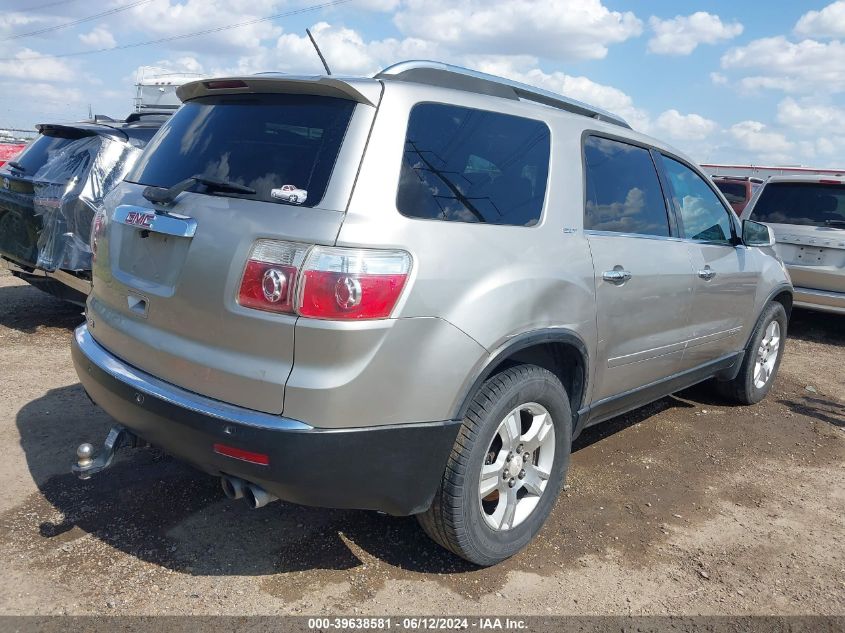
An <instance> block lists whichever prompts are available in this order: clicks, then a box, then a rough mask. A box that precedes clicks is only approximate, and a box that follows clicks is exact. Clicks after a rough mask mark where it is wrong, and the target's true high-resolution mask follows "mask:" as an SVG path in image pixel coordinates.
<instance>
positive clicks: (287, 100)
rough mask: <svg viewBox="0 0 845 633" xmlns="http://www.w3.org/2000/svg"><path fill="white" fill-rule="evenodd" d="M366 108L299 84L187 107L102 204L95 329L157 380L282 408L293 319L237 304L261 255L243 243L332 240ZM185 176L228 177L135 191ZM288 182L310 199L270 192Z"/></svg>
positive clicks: (368, 114)
mask: <svg viewBox="0 0 845 633" xmlns="http://www.w3.org/2000/svg"><path fill="white" fill-rule="evenodd" d="M374 111H375V110H374V108H370V107H365V106H357V105H356V103H355V102H354V101H351V100H346V99H342V98H336V97H325V96H313V95H304V94H295V95H290V94H237V95H232V94H226V95H221V96H213V97H211V96H207V97H201V98H198V99H195V100H193V101H189V102H188V103H187V104H185V105H184V106H183V107H182V108H181V109H180V110H179V111H178V112H177V113H176V114H175V115H174V116H173V117H172V118H171V119H170V121H169V122H168V123H167V124H166V125H165V126H164V127H162V129H161V131H160V132H159V134H157V135H156V136H155V137H154V138H153V140H152V141H151V142H150V144H149V145H148V146H147V149H146V151H145V153H144V154H143V155H142V157H141V158H140V159H139V161H138V163H137V164H136V166H135V168H134V169H133V170H132V171H131V172H130V174H129V175H128V176H127V182H125V183H124V184H122V185H121V186H120V187H119V188H118V190H117V191H116V192H114V193H113V194H112V196H111V200H110V201H109V205H108V210H109V214H110V226H109V228H108V231H107V232H106V234H107V239H105V240H104V241H102V242H98V243H97V255H96V261H95V265H94V270H95V280H94V291H93V294H92V296H91V299H90V301H89V327H91V322H92V321H93V327H91V332H92V335H93V336H94V338H95V339H96V340H97V341H98V342H100V343H101V344H102V345H103V346H104V347H106V348H107V349H108V350H110V351H111V352H112V353H114V354H115V355H116V356H118V357H120V358H122V359H123V360H125V361H127V362H128V363H130V364H132V365H134V366H136V367H138V368H140V369H142V370H144V371H147V372H149V373H151V374H153V375H155V376H157V377H158V378H161V379H163V380H165V381H167V382H170V383H173V384H175V385H178V386H181V387H183V388H185V389H188V390H191V391H194V392H196V393H200V394H203V395H206V396H209V397H212V398H217V399H219V400H223V401H226V402H229V403H233V404H237V405H240V406H244V407H248V408H251V409H256V410H260V411H265V412H272V413H279V412H281V411H282V408H283V401H284V383H285V381H286V379H287V377H288V375H289V373H290V369H291V366H292V363H293V348H294V325H295V322H296V317H295V316H294V315H292V314H277V313H272V312H266V311H261V310H256V309H252V308H249V307H245V306H244V305H241V304H240V303H239V300H238V299H239V287H240V282H241V278H242V275H243V274H244V271H245V267H246V266H247V260H248V259H249V258H250V256H251V253H252V254H253V257H259V258H260V257H263V256H265V255H266V254H265V255H262V252H258V251H253V247H254V245H255V244H256V242H257V240H260V239H271V240H287V241H290V242H293V243H301V244H303V245H307V244H332V243H333V242H334V240H335V237H336V235H337V232H338V230H339V228H340V225H341V222H342V219H343V210H344V209H345V206H346V203H347V201H348V199H349V194H350V191H351V185H352V181H353V179H354V173H355V171H356V170H357V166H358V164H359V162H360V157H361V152H362V149H363V144H364V142H365V140H366V134H367V132H368V131H369V127H370V124H371V122H372V116H373V113H374ZM193 176H197V177H201V178H204V179H206V180H208V179H213V180H216V181H223V182H227V183H229V184H230V185H232V187H230V188H226V187H216V186H213V185H208V184H202V183H201V182H196V181H195V182H193V184H191V185H189V186H188V187H187V190H186V191H185V192H184V193H181V194H179V195H178V196H177V197H176V199H175V201H174V202H173V203H172V204H169V205H161V204H153V203H152V202H150V201H148V200H147V199H146V198H145V197H144V196H143V192H144V190H145V188H146V187H148V186H149V187H154V188H157V191H159V192H161V191H163V190H164V189H166V188H169V187H172V186H173V185H175V184H177V183H179V182H180V181H184V180H185V179H189V178H191V177H193ZM208 182H211V181H210V180H208ZM285 185H293V186H295V187H296V188H298V189H302V190H304V191H307V199H306V200H305V201H304V202H302V201H299V202H298V203H293V202H291V201H290V200H288V199H286V198H283V197H281V196H280V195H279V193H278V192H280V191H281V190H282V188H283V187H284V186H285ZM244 188H246V189H244ZM249 190H251V191H252V192H251V193H249V192H248V191H249ZM259 251H260V249H259ZM256 253H258V254H257V255H256ZM291 263H292V264H295V263H296V262H291ZM260 288H261V285H260V284H259V285H258V291H259V292H260ZM270 290H272V288H271V289H270ZM292 291H293V289H292V288H291V292H292Z"/></svg>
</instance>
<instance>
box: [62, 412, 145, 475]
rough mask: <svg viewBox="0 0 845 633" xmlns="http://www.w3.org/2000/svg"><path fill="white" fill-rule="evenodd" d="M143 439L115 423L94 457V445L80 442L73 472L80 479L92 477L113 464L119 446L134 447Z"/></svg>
mask: <svg viewBox="0 0 845 633" xmlns="http://www.w3.org/2000/svg"><path fill="white" fill-rule="evenodd" d="M140 444H141V441H140V440H139V439H138V436H136V435H135V434H134V433H132V432H131V431H129V429H127V428H126V427H125V426H122V425H120V424H115V425H114V426H113V427H111V430H110V431H109V434H108V435H107V436H106V439H105V441H104V442H103V448H102V450H101V451H100V454H99V455H97V456H96V457H94V447H93V446H91V444H88V443H87V442H86V443H85V444H80V445H79V448H77V449H76V463H75V464H74V465H73V468H72V470H73V473H74V474H75V475H76V476H77V477H79V478H80V479H90V478H91V476H92V475H96V474H97V473H98V472H100V471H102V470H105V469H106V468H108V467H109V466H111V463H112V460H113V459H114V454H115V453H116V452H117V450H118V449H119V448H122V447H123V446H127V447H129V448H134V447H136V446H139V445H140Z"/></svg>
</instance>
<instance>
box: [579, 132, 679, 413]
mask: <svg viewBox="0 0 845 633" xmlns="http://www.w3.org/2000/svg"><path fill="white" fill-rule="evenodd" d="M584 154H585V169H586V210H585V216H584V229H585V234H586V237H587V239H588V241H589V243H590V250H591V252H592V256H593V267H594V269H595V285H596V303H597V326H598V358H597V363H596V375H595V378H594V384H595V388H594V391H593V400H594V401H596V400H601V399H604V398H608V397H612V396H615V395H619V394H622V393H624V392H626V391H630V390H632V389H636V388H638V387H642V386H644V385H647V384H649V383H652V382H655V381H658V380H660V379H663V378H666V377H668V376H671V375H672V374H674V373H676V372H677V370H678V368H679V365H680V361H681V358H682V356H683V353H684V346H685V344H686V341H687V339H689V338H691V333H690V306H691V303H692V284H693V277H692V268H691V266H690V260H689V253H688V251H687V248H686V245H685V244H684V243H683V242H682V241H681V240H680V239H678V238H677V236H676V235H675V234H674V226H673V223H672V221H671V216H670V214H669V213H668V211H667V201H666V198H665V196H664V193H663V190H662V187H661V184H660V180H659V178H658V173H657V169H656V167H655V164H654V162H653V159H652V155H651V152H650V151H649V150H648V149H647V148H644V147H639V146H636V145H631V144H628V143H625V142H621V141H618V140H613V139H609V138H603V137H599V136H589V137H587V138H586V140H585V143H584Z"/></svg>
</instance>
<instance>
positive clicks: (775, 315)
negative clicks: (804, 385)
mask: <svg viewBox="0 0 845 633" xmlns="http://www.w3.org/2000/svg"><path fill="white" fill-rule="evenodd" d="M773 324H776V325H773ZM786 327H787V318H786V310H785V309H784V307H783V306H782V305H781V304H780V303H777V302H773V303H770V304H769V305H768V306H766V309H765V310H763V313H762V314H761V315H760V318H759V319H758V320H757V325H755V326H754V332H753V333H752V335H751V340H750V341H749V342H748V347H747V348H746V349H745V357H744V358H743V360H742V366H741V367H740V369H739V373H738V374H737V376H736V378H734V379H733V380H728V381H717V382H716V391H718V392H719V394H720V395H722V396H724V397H725V398H727V399H728V400H731V401H733V402H736V403H738V404H756V403H758V402H760V401H761V400H762V399H763V398H765V397H766V394H768V393H769V391H770V390H771V388H772V383H774V381H775V376H776V375H777V372H778V368H779V367H780V361H781V358H783V349H784V346H785V344H786ZM773 329H776V330H777V334H778V341H777V348H776V349H772V347H773V344H772V343H771V338H770V334H772V330H773ZM764 341H768V342H767V343H766V351H765V352H764V347H763V346H764ZM772 353H774V354H775V356H774V360H773V362H771V360H772ZM764 359H765V362H763V361H764ZM758 361H760V362H759V363H758ZM761 363H762V365H761ZM761 366H762V367H768V369H767V370H766V372H765V374H767V375H766V376H765V380H763V378H764V376H763V374H761V373H759V372H760V369H761Z"/></svg>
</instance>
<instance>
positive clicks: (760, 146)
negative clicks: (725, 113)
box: [729, 121, 795, 163]
mask: <svg viewBox="0 0 845 633" xmlns="http://www.w3.org/2000/svg"><path fill="white" fill-rule="evenodd" d="M729 132H730V135H731V136H732V137H733V139H734V141H735V142H736V145H737V146H738V147H739V149H741V150H744V151H746V152H750V153H752V154H754V155H757V156H759V157H760V158H761V159H762V160H764V161H768V162H779V163H785V162H794V159H795V154H794V150H795V143H793V142H792V141H789V140H788V139H787V138H786V137H785V136H784V135H783V134H781V133H780V132H772V131H769V130H768V129H767V127H766V125H765V124H764V123H761V122H760V121H741V122H740V123H736V124H734V125H732V126H731V128H730V130H729Z"/></svg>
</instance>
